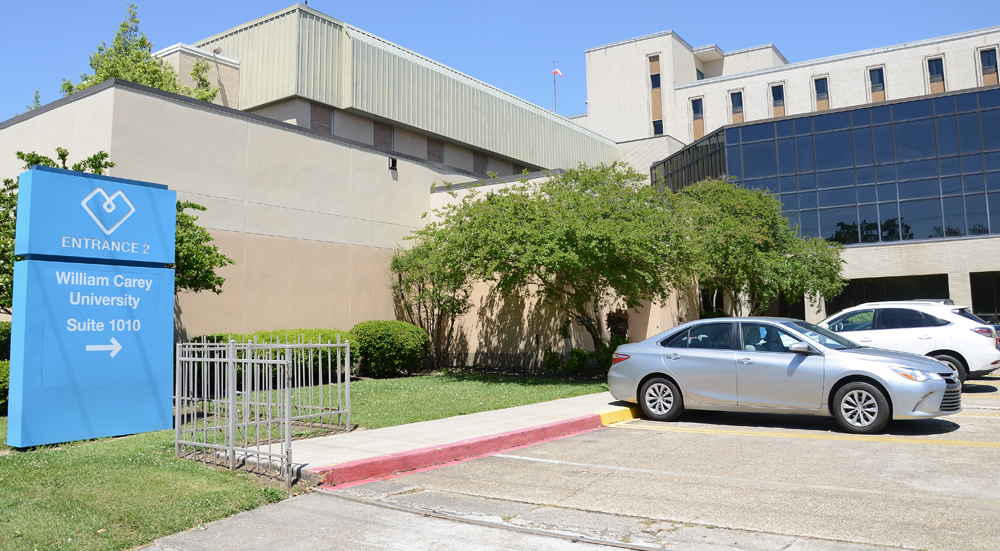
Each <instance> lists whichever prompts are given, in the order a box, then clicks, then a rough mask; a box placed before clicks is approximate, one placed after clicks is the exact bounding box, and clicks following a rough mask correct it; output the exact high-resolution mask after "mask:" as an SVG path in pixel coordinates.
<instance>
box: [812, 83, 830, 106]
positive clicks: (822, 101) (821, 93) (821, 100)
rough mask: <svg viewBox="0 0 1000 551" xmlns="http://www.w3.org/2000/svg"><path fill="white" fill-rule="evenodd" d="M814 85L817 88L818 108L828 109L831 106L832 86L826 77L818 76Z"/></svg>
mask: <svg viewBox="0 0 1000 551" xmlns="http://www.w3.org/2000/svg"><path fill="white" fill-rule="evenodd" d="M813 86H814V87H815V88H816V110H817V111H826V110H827V109H829V108H830V88H829V86H828V84H827V80H826V78H817V79H816V80H814V81H813Z"/></svg>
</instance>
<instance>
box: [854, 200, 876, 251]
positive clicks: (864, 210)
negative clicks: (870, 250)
mask: <svg viewBox="0 0 1000 551" xmlns="http://www.w3.org/2000/svg"><path fill="white" fill-rule="evenodd" d="M858 219H859V220H860V222H859V224H858V230H859V231H860V233H861V242H862V243H878V235H879V226H878V207H877V206H876V205H862V206H860V207H858Z"/></svg>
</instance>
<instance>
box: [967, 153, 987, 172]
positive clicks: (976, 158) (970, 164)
mask: <svg viewBox="0 0 1000 551" xmlns="http://www.w3.org/2000/svg"><path fill="white" fill-rule="evenodd" d="M982 171H983V156H982V155H980V154H978V153H975V154H972V155H962V174H972V173H974V172H982Z"/></svg>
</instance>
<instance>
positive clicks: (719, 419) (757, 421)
mask: <svg viewBox="0 0 1000 551" xmlns="http://www.w3.org/2000/svg"><path fill="white" fill-rule="evenodd" d="M679 422H681V423H699V424H703V425H714V426H718V427H732V428H744V427H745V428H760V429H771V428H773V429H789V430H808V431H816V432H827V433H838V434H850V433H848V432H846V431H844V430H842V429H841V428H840V425H838V424H837V421H836V420H835V419H834V418H833V417H825V416H813V415H784V414H774V413H731V412H724V411H686V412H684V415H683V416H682V417H681V418H680V419H679ZM959 427H960V425H959V424H958V423H955V422H953V421H949V420H948V419H947V418H939V419H921V420H915V421H892V422H890V423H889V424H888V425H887V426H886V428H885V429H883V430H882V431H881V432H879V433H878V434H880V435H883V436H885V435H888V436H930V435H935V434H947V433H949V432H954V431H956V430H958V429H959Z"/></svg>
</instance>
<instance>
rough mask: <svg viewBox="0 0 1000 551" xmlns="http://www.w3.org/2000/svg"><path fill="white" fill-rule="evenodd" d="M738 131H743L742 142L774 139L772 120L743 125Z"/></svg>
mask: <svg viewBox="0 0 1000 551" xmlns="http://www.w3.org/2000/svg"><path fill="white" fill-rule="evenodd" d="M740 131H741V132H742V133H743V143H747V142H757V141H760V140H773V139H774V123H773V122H769V123H765V124H755V125H753V126H744V127H742V128H740Z"/></svg>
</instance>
